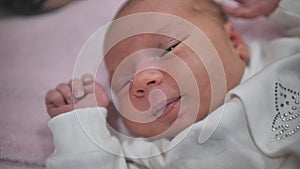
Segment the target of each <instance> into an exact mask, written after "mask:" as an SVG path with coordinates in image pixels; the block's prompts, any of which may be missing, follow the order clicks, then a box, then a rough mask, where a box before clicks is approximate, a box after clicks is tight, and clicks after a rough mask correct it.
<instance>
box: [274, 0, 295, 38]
mask: <svg viewBox="0 0 300 169" xmlns="http://www.w3.org/2000/svg"><path fill="white" fill-rule="evenodd" d="M299 9H300V1H299V0H281V1H280V3H279V5H278V7H277V9H276V10H275V11H274V12H273V13H272V14H271V15H270V18H271V19H274V20H275V21H276V22H278V23H279V24H280V25H281V26H282V28H283V29H284V32H285V33H286V35H288V36H299V35H300V10H299Z"/></svg>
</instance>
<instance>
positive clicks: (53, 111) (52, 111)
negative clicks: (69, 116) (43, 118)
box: [47, 104, 74, 118]
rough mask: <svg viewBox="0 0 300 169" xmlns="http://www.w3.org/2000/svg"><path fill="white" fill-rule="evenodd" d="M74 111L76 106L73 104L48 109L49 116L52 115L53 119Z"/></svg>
mask: <svg viewBox="0 0 300 169" xmlns="http://www.w3.org/2000/svg"><path fill="white" fill-rule="evenodd" d="M72 110H74V105H73V104H68V105H64V106H60V107H50V108H48V109H47V112H48V114H49V115H50V117H51V118H53V117H54V116H57V115H60V114H62V113H66V112H69V111H72Z"/></svg>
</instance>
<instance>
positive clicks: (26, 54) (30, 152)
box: [0, 0, 281, 169]
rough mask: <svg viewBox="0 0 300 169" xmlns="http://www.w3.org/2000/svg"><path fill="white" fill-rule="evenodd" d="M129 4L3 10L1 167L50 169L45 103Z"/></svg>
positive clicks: (253, 33) (91, 0)
mask: <svg viewBox="0 0 300 169" xmlns="http://www.w3.org/2000/svg"><path fill="white" fill-rule="evenodd" d="M123 2H124V0H88V1H74V2H72V3H71V4H68V5H67V6H65V7H63V8H61V9H58V10H55V11H53V12H50V13H45V14H41V15H35V16H18V15H14V14H10V13H8V12H5V11H4V10H2V9H1V15H0V43H1V45H0V55H1V57H0V77H1V83H0V87H1V91H0V168H1V169H42V168H45V160H46V158H47V157H48V156H49V155H50V154H51V153H52V151H53V143H52V135H51V133H50V130H49V129H48V127H47V122H48V120H49V119H50V118H49V117H48V115H47V113H46V109H45V105H44V96H45V94H46V91H47V90H49V89H51V88H54V87H55V85H56V84H57V83H59V82H67V81H68V80H69V79H70V78H71V77H72V74H73V69H74V65H75V61H76V58H77V56H78V54H79V51H80V49H81V48H82V46H83V45H84V43H85V42H86V40H87V39H88V38H89V37H90V35H92V34H93V33H94V32H95V31H96V30H98V29H99V28H100V27H101V26H103V25H104V24H106V23H107V22H109V21H110V20H111V19H112V17H113V15H114V13H115V12H116V11H117V9H118V8H119V7H120V5H121V4H122V3H123ZM233 21H234V23H235V24H236V26H237V28H238V30H239V31H240V32H242V34H243V36H244V37H245V38H246V39H247V41H252V40H260V41H264V40H270V39H273V38H274V37H278V36H280V34H281V31H280V29H279V28H278V26H277V25H276V24H275V23H274V22H272V21H267V20H265V19H264V18H257V19H254V20H249V21H245V20H242V19H233ZM253 25H255V27H253ZM266 32H267V33H266ZM100 76H101V75H99V77H100ZM99 80H100V82H101V80H102V81H103V79H101V78H100V79H99Z"/></svg>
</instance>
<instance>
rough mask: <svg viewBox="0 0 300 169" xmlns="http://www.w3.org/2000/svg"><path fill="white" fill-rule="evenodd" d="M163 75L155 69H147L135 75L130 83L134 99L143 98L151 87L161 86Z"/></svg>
mask: <svg viewBox="0 0 300 169" xmlns="http://www.w3.org/2000/svg"><path fill="white" fill-rule="evenodd" d="M162 81H163V73H162V72H161V71H160V70H157V69H147V70H143V71H141V72H139V73H138V74H136V75H135V76H134V78H133V81H132V88H131V89H132V92H133V94H134V96H136V97H144V96H145V95H146V94H147V92H148V91H149V89H151V87H154V86H157V85H159V84H161V82H162Z"/></svg>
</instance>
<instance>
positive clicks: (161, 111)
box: [153, 96, 181, 119]
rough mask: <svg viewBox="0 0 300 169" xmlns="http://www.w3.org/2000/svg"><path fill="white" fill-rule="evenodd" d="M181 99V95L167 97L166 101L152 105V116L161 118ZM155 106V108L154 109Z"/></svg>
mask: <svg viewBox="0 0 300 169" xmlns="http://www.w3.org/2000/svg"><path fill="white" fill-rule="evenodd" d="M180 99H181V96H179V97H175V98H172V99H168V100H167V103H165V102H163V103H160V104H158V105H157V106H155V107H154V111H153V116H154V117H158V119H160V118H163V117H165V116H167V115H168V114H169V112H171V110H172V109H173V108H174V106H175V104H176V103H177V102H178V101H179V100H180ZM156 108H157V109H156Z"/></svg>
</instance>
